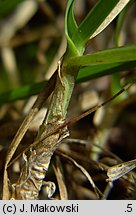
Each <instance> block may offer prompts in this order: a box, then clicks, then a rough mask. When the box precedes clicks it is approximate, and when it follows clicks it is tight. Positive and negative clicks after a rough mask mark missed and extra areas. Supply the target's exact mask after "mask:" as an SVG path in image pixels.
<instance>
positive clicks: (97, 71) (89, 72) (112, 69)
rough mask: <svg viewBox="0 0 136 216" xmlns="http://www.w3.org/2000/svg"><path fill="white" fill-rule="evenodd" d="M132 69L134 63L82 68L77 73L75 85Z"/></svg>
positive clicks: (134, 65)
mask: <svg viewBox="0 0 136 216" xmlns="http://www.w3.org/2000/svg"><path fill="white" fill-rule="evenodd" d="M134 67H136V61H131V62H125V63H112V64H103V65H92V66H88V67H83V68H81V69H80V71H79V73H78V76H77V82H76V83H81V82H86V81H88V80H92V79H96V78H99V77H102V76H106V75H111V74H114V73H117V72H121V71H125V70H130V69H132V68H134Z"/></svg>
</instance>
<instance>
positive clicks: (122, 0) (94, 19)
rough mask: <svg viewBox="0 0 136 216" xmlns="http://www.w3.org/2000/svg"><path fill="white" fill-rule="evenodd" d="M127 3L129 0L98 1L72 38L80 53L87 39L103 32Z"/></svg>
mask: <svg viewBox="0 0 136 216" xmlns="http://www.w3.org/2000/svg"><path fill="white" fill-rule="evenodd" d="M128 2H129V0H110V2H109V0H99V1H98V3H97V4H96V6H95V7H94V8H93V9H92V10H91V11H90V12H89V14H88V15H87V16H86V18H85V19H84V20H83V21H82V23H81V24H80V25H79V27H78V29H77V31H76V32H75V34H74V35H73V37H72V40H73V42H74V43H75V44H76V46H77V47H78V49H80V50H81V52H82V49H83V47H84V46H85V43H86V42H87V41H88V39H89V38H93V37H95V36H96V35H98V34H99V33H100V32H101V31H103V30H104V29H105V28H106V27H107V26H108V25H109V24H110V23H111V22H112V20H113V19H114V18H115V17H116V16H117V15H118V14H119V13H120V11H121V10H122V9H123V8H124V7H125V5H126V4H127V3H128Z"/></svg>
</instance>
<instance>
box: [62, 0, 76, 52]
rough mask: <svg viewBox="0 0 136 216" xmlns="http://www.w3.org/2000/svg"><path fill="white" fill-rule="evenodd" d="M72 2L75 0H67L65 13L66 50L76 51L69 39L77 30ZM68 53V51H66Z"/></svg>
mask: <svg viewBox="0 0 136 216" xmlns="http://www.w3.org/2000/svg"><path fill="white" fill-rule="evenodd" d="M74 2H75V0H68V4H67V8H66V15H65V35H66V38H67V45H68V51H67V53H68V52H70V53H77V52H78V51H77V48H76V46H75V44H74V43H73V41H72V40H71V38H72V35H73V32H75V31H77V24H76V21H75V18H74V12H73V11H74ZM68 54H69V53H68Z"/></svg>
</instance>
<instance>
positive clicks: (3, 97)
mask: <svg viewBox="0 0 136 216" xmlns="http://www.w3.org/2000/svg"><path fill="white" fill-rule="evenodd" d="M47 83H48V82H47V81H43V82H40V83H35V84H32V85H26V86H23V87H18V88H16V89H13V90H11V91H7V92H3V93H1V94H0V105H1V104H4V103H7V102H13V101H16V100H20V99H26V98H28V97H30V96H32V95H36V94H38V93H39V92H40V91H41V89H42V88H43V87H44V86H46V85H47Z"/></svg>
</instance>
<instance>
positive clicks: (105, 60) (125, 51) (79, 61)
mask: <svg viewBox="0 0 136 216" xmlns="http://www.w3.org/2000/svg"><path fill="white" fill-rule="evenodd" d="M135 60H136V45H130V46H124V47H119V48H113V49H107V50H104V51H100V52H96V53H92V54H88V55H84V56H77V57H72V58H70V59H69V61H68V62H67V65H68V66H69V67H71V66H79V67H84V66H89V65H95V64H110V63H117V62H126V61H135Z"/></svg>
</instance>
